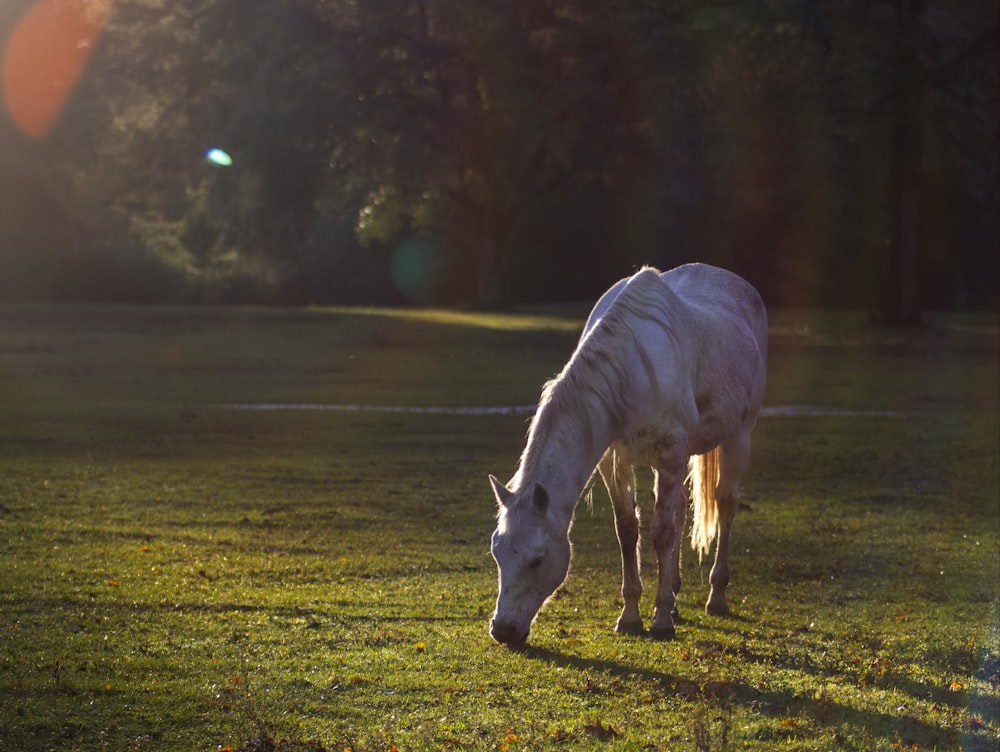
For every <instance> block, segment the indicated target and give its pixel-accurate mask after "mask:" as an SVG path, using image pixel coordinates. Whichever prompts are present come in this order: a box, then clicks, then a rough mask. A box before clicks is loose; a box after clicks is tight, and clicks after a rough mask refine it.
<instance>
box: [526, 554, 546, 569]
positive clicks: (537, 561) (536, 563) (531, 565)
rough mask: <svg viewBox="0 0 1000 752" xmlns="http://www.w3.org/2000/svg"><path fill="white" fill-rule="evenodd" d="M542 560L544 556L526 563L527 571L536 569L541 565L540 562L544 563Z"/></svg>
mask: <svg viewBox="0 0 1000 752" xmlns="http://www.w3.org/2000/svg"><path fill="white" fill-rule="evenodd" d="M544 559H545V557H544V556H538V557H536V558H534V559H532V560H531V561H529V562H528V569H538V567H540V566H541V565H542V561H544Z"/></svg>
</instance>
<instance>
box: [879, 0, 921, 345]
mask: <svg viewBox="0 0 1000 752" xmlns="http://www.w3.org/2000/svg"><path fill="white" fill-rule="evenodd" d="M895 5H896V21H897V40H896V70H895V71H894V80H893V84H892V86H893V88H892V131H891V138H892V147H891V149H892V151H891V155H890V157H891V164H890V173H891V174H890V197H889V211H890V213H891V216H890V231H889V270H888V279H887V285H886V290H885V295H884V297H883V307H882V318H883V321H884V322H885V323H887V324H893V325H900V326H914V325H917V324H919V323H920V321H921V315H920V211H921V207H920V194H921V162H922V147H923V128H922V114H923V113H922V108H921V105H922V100H923V96H922V89H923V78H922V70H921V65H920V56H919V53H918V49H917V35H918V33H919V28H920V13H921V11H922V10H923V0H896V3H895Z"/></svg>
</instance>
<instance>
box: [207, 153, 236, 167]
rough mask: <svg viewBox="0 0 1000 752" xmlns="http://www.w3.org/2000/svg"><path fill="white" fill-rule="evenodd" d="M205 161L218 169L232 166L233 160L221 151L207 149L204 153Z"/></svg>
mask: <svg viewBox="0 0 1000 752" xmlns="http://www.w3.org/2000/svg"><path fill="white" fill-rule="evenodd" d="M205 161H206V162H211V163H212V164H214V165H218V166H219V167H229V166H231V165H232V164H233V158H232V157H231V156H229V154H228V153H227V152H225V151H223V150H222V149H209V150H208V151H206V152H205Z"/></svg>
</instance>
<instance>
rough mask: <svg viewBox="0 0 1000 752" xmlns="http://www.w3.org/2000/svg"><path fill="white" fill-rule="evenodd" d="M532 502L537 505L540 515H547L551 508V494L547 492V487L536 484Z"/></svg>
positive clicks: (532, 493)
mask: <svg viewBox="0 0 1000 752" xmlns="http://www.w3.org/2000/svg"><path fill="white" fill-rule="evenodd" d="M531 501H532V503H534V505H535V509H536V510H538V513H539V514H545V512H546V511H548V508H549V492H548V491H546V490H545V486H543V485H542V484H541V483H536V484H535V488H534V490H532V492H531Z"/></svg>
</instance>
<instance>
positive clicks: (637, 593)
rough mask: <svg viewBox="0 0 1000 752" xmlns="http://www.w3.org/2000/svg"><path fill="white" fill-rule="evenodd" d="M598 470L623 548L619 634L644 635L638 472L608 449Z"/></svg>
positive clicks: (619, 542) (617, 628)
mask: <svg viewBox="0 0 1000 752" xmlns="http://www.w3.org/2000/svg"><path fill="white" fill-rule="evenodd" d="M598 469H599V470H600V472H601V477H602V478H603V479H604V485H605V486H607V488H608V496H610V497H611V504H612V507H613V508H614V512H615V529H616V531H617V533H618V544H619V545H620V546H621V551H622V598H623V599H624V601H625V606H624V607H623V608H622V613H621V616H619V617H618V623H617V624H616V625H615V631H616V632H618V633H619V634H631V635H640V634H645V630H644V629H643V626H642V615H641V614H640V612H639V599H640V598H641V597H642V580H641V579H640V577H639V510H638V508H637V507H636V503H635V473H634V471H633V469H632V464H631V462H630V461H626V460H625V459H624V458H623V457H622V456H621V454H618V453H616V452H615V450H614V449H613V448H612V449H609V450H608V451H607V452H606V453H605V455H604V457H603V458H602V459H601V462H600V464H599V465H598Z"/></svg>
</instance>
